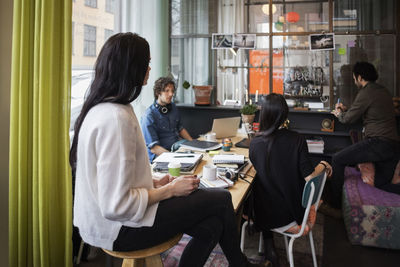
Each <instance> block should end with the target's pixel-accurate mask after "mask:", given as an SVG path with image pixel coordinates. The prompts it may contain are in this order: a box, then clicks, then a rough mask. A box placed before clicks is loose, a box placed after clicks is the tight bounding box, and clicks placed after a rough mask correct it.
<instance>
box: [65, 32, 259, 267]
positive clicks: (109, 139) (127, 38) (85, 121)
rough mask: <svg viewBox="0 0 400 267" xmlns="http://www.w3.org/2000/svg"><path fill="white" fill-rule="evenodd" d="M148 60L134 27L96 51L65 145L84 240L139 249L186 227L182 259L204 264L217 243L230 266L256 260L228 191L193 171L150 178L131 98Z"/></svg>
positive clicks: (76, 216) (136, 93) (145, 72)
mask: <svg viewBox="0 0 400 267" xmlns="http://www.w3.org/2000/svg"><path fill="white" fill-rule="evenodd" d="M149 61H150V48H149V45H148V43H147V41H146V40H145V39H143V38H142V37H140V36H138V35H136V34H132V33H119V34H116V35H114V36H112V37H110V38H109V39H108V40H107V42H106V43H105V44H104V46H103V48H102V49H101V51H100V54H99V56H98V58H97V62H96V65H95V77H94V81H93V83H92V85H91V87H90V91H89V94H88V96H87V98H86V99H85V102H84V104H83V107H82V111H81V113H80V115H79V117H78V119H77V121H76V123H75V128H74V130H75V135H74V139H73V143H72V147H71V151H70V164H71V166H72V170H73V173H74V176H75V177H76V181H75V198H74V225H75V226H77V227H78V228H79V232H80V234H81V236H82V238H83V240H84V241H85V242H86V243H89V244H91V245H93V246H96V247H101V248H105V249H108V250H114V251H131V250H138V249H144V248H148V247H151V246H154V245H157V244H160V243H162V242H165V241H167V240H169V239H170V238H172V237H174V236H175V235H177V234H178V233H187V234H189V235H191V236H192V239H191V241H190V242H189V243H188V245H187V246H186V248H185V250H184V252H183V254H182V257H181V259H180V264H179V265H180V266H203V265H204V263H205V262H206V260H207V258H208V256H209V254H210V253H211V251H212V250H213V248H214V247H215V245H216V244H217V243H219V244H220V245H221V248H222V250H223V251H224V253H225V256H226V257H227V259H228V261H229V264H230V266H238V267H239V266H240V267H242V266H256V265H252V264H250V263H249V262H248V261H247V259H246V257H245V256H244V255H243V254H242V253H241V251H240V248H239V237H238V233H237V226H236V224H235V215H234V211H233V206H232V200H231V195H230V193H229V192H228V191H224V190H198V186H199V179H198V178H196V177H194V176H185V177H183V176H181V177H178V178H176V179H171V178H170V177H169V176H165V177H164V178H162V179H161V180H160V181H155V180H154V181H153V179H152V175H151V169H150V165H149V159H148V155H147V149H146V145H145V143H144V139H143V136H142V133H141V130H140V126H139V123H138V120H137V118H136V115H135V113H134V111H133V109H132V106H131V105H130V103H131V102H132V101H134V100H135V99H136V98H137V97H138V96H139V94H140V92H141V90H142V85H145V84H146V83H147V79H148V77H149V71H150V67H149Z"/></svg>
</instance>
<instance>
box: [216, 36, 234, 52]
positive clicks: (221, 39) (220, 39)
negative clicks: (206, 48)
mask: <svg viewBox="0 0 400 267" xmlns="http://www.w3.org/2000/svg"><path fill="white" fill-rule="evenodd" d="M232 38H233V35H232V34H220V33H213V34H212V46H211V48H212V49H226V48H232Z"/></svg>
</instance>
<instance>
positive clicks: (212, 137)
mask: <svg viewBox="0 0 400 267" xmlns="http://www.w3.org/2000/svg"><path fill="white" fill-rule="evenodd" d="M204 137H205V139H206V141H211V142H215V141H217V134H216V133H213V132H211V133H208V134H206V135H205V136H204Z"/></svg>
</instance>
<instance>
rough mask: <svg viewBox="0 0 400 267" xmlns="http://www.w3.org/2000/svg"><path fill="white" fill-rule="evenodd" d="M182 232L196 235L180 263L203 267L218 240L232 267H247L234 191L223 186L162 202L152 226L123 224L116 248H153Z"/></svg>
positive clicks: (115, 244)
mask: <svg viewBox="0 0 400 267" xmlns="http://www.w3.org/2000/svg"><path fill="white" fill-rule="evenodd" d="M179 233H186V234H188V235H190V236H192V239H191V240H190V242H189V243H188V244H187V246H186V248H185V250H184V251H183V253H182V256H181V259H180V261H179V266H199V267H200V266H203V265H204V264H205V262H206V261H207V259H208V257H209V255H210V253H211V251H212V250H213V249H214V247H215V245H216V244H217V243H219V244H220V246H221V248H222V250H223V252H224V254H225V256H226V258H227V259H228V262H229V266H238V267H241V266H245V265H246V258H245V256H244V255H243V253H242V252H241V250H240V246H239V234H238V231H237V225H236V218H235V214H234V210H233V205H232V198H231V194H230V193H229V192H228V191H227V190H223V189H222V190H221V189H199V190H197V191H195V192H193V193H192V194H190V195H189V196H187V197H174V198H170V199H167V200H163V201H161V202H160V204H159V206H158V209H157V214H156V218H155V221H154V225H153V226H152V227H140V228H132V227H125V226H122V228H121V230H120V232H119V234H118V237H117V239H116V240H115V241H114V244H113V250H115V251H131V250H138V249H144V248H149V247H152V246H154V245H157V244H160V243H162V242H165V241H167V240H168V239H170V238H172V237H174V236H175V235H177V234H179Z"/></svg>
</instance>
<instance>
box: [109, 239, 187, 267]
mask: <svg viewBox="0 0 400 267" xmlns="http://www.w3.org/2000/svg"><path fill="white" fill-rule="evenodd" d="M181 238H182V234H178V235H176V236H175V237H173V238H171V239H170V240H168V241H166V242H164V243H161V244H159V245H156V246H154V247H151V248H146V249H141V250H134V251H124V252H122V251H111V250H106V249H103V250H104V252H106V253H107V254H109V255H111V256H113V257H117V258H121V259H123V260H124V261H123V262H122V267H142V266H144V263H146V266H151V267H153V266H154V267H163V266H164V265H163V262H162V260H161V256H160V253H162V252H164V251H166V250H168V249H170V248H172V247H173V246H175V245H176V244H178V242H179V240H181Z"/></svg>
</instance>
